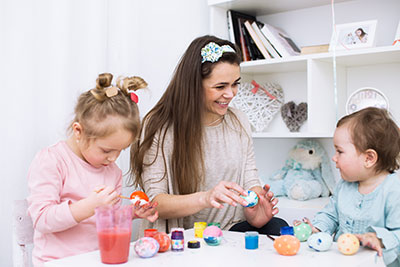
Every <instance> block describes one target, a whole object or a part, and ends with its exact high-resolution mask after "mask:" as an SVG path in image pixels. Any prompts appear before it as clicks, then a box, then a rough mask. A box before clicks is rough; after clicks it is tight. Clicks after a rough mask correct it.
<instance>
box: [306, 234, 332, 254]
mask: <svg viewBox="0 0 400 267" xmlns="http://www.w3.org/2000/svg"><path fill="white" fill-rule="evenodd" d="M307 244H308V246H309V247H310V248H312V249H313V250H315V251H327V250H328V249H330V248H331V246H332V236H331V235H330V234H328V233H324V232H319V233H315V234H312V235H311V236H310V237H309V238H308V239H307Z"/></svg>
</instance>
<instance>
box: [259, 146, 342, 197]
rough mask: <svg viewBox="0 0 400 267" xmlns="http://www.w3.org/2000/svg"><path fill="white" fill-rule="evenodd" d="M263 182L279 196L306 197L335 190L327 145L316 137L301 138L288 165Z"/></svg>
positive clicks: (291, 154) (317, 195)
mask: <svg viewBox="0 0 400 267" xmlns="http://www.w3.org/2000/svg"><path fill="white" fill-rule="evenodd" d="M264 182H265V183H267V184H269V185H270V186H271V191H272V192H274V194H275V195H276V196H288V197H289V198H291V199H296V200H307V199H312V198H317V197H320V196H322V197H327V196H329V194H330V193H333V189H334V187H335V178H334V176H333V173H332V169H331V166H330V163H329V158H328V156H327V154H326V152H325V150H324V148H323V147H322V146H321V145H320V144H319V143H318V142H317V141H316V140H302V141H299V142H298V143H297V144H296V145H295V147H294V148H292V149H291V151H290V152H289V158H288V159H287V160H286V163H285V166H284V167H283V168H282V169H280V170H278V171H277V172H276V173H274V174H273V175H272V176H271V177H270V178H268V179H264Z"/></svg>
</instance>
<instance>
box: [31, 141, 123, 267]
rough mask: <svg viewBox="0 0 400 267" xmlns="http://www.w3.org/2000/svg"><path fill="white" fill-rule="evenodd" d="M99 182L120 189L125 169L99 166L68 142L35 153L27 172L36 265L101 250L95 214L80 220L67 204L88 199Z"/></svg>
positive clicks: (111, 165)
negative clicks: (72, 148) (77, 220)
mask: <svg viewBox="0 0 400 267" xmlns="http://www.w3.org/2000/svg"><path fill="white" fill-rule="evenodd" d="M98 185H109V186H113V187H115V189H116V191H117V192H118V194H119V193H120V192H121V187H122V172H121V170H120V169H119V168H118V166H117V165H116V164H115V163H112V164H110V165H108V166H107V167H101V168H98V169H96V168H94V167H92V166H91V165H90V164H88V163H87V162H85V161H83V160H82V159H80V158H79V157H78V156H77V155H75V154H74V153H73V152H72V150H71V149H70V148H69V147H68V146H67V144H66V142H65V141H61V142H59V143H57V144H55V145H53V146H50V147H48V148H45V149H43V150H42V151H40V152H39V153H38V154H37V155H36V157H35V158H34V160H33V162H32V164H31V166H30V169H29V173H28V186H29V190H30V195H29V197H28V203H29V208H28V212H29V214H30V216H31V217H32V221H33V227H34V229H35V233H34V249H33V253H32V254H33V263H34V266H42V265H43V262H45V261H49V260H53V259H58V258H63V257H66V256H71V255H76V254H79V253H84V252H88V251H93V250H96V249H98V244H97V234H96V220H95V216H92V217H90V218H88V219H86V220H84V221H82V222H80V223H77V222H76V221H75V219H74V218H73V217H72V214H71V211H70V209H69V205H68V204H69V203H73V202H76V201H78V200H80V199H83V198H86V197H87V196H88V195H89V193H91V192H92V191H93V188H94V187H96V186H98Z"/></svg>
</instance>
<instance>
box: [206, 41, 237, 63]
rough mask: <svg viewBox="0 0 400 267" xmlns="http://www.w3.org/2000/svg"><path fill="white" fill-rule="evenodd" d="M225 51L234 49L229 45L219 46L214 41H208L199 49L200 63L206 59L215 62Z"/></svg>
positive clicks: (233, 51)
mask: <svg viewBox="0 0 400 267" xmlns="http://www.w3.org/2000/svg"><path fill="white" fill-rule="evenodd" d="M225 52H232V53H236V51H235V50H234V49H233V48H232V47H230V46H229V45H223V46H219V45H218V44H216V43H214V42H209V43H208V44H207V45H206V46H205V47H203V48H202V49H201V56H202V58H203V60H202V61H201V63H204V62H206V61H210V62H216V61H218V60H219V58H220V57H221V56H222V54H223V53H225Z"/></svg>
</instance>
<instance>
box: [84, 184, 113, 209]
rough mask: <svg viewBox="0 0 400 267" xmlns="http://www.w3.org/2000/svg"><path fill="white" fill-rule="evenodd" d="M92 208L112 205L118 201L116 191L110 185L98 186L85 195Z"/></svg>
mask: <svg viewBox="0 0 400 267" xmlns="http://www.w3.org/2000/svg"><path fill="white" fill-rule="evenodd" d="M87 200H88V201H89V202H90V203H91V204H92V205H93V207H94V208H97V207H100V206H107V205H114V204H116V203H117V202H118V201H119V198H118V195H117V192H115V191H114V188H112V187H111V186H105V185H103V186H98V187H96V188H95V189H94V190H93V192H92V193H91V194H90V195H89V196H88V197H87Z"/></svg>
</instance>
